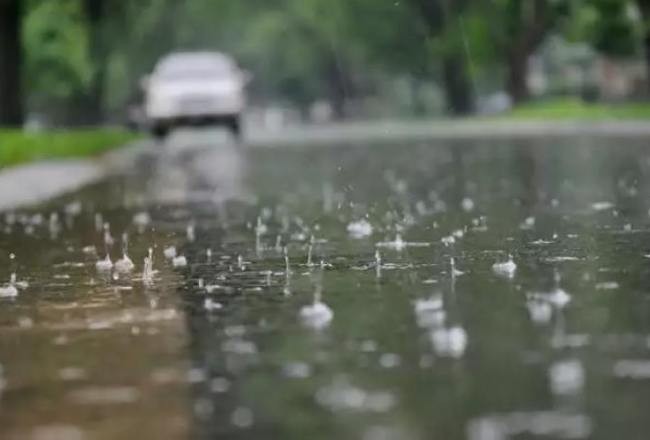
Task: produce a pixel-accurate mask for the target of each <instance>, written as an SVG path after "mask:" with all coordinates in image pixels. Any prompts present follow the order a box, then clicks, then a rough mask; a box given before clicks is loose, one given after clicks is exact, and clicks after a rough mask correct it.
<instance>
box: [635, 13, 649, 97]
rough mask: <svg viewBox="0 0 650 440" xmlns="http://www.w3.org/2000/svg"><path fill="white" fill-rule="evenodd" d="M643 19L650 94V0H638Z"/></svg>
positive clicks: (647, 83) (647, 89) (647, 86)
mask: <svg viewBox="0 0 650 440" xmlns="http://www.w3.org/2000/svg"><path fill="white" fill-rule="evenodd" d="M637 5H638V7H639V11H640V12H641V18H642V20H643V52H644V58H645V75H646V94H648V95H650V1H648V0H637Z"/></svg>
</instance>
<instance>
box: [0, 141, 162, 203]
mask: <svg viewBox="0 0 650 440" xmlns="http://www.w3.org/2000/svg"><path fill="white" fill-rule="evenodd" d="M150 147H151V142H150V141H147V140H140V141H136V142H133V143H132V144H128V145H125V146H124V147H121V148H118V149H116V150H112V151H109V152H108V153H105V154H103V155H102V156H99V157H95V158H92V159H65V160H51V161H42V162H36V163H31V164H26V165H19V166H16V167H12V168H8V169H6V170H3V171H0V212H1V211H9V210H12V209H16V208H22V207H27V206H30V205H36V204H38V203H43V202H45V201H47V200H49V199H52V198H55V197H59V196H62V195H64V194H66V193H69V192H73V191H76V190H78V189H80V188H82V187H84V186H86V185H89V184H91V183H94V182H97V181H99V180H101V179H103V178H105V177H107V176H108V175H110V174H112V173H115V172H119V171H121V170H124V169H125V168H126V166H128V164H129V163H130V162H131V161H132V160H133V158H134V157H135V156H136V155H137V154H139V153H140V152H142V151H146V150H147V149H149V148H150Z"/></svg>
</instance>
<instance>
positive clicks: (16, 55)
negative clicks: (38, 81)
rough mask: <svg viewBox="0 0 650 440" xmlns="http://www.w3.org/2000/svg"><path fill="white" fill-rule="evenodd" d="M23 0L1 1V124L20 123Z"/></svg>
mask: <svg viewBox="0 0 650 440" xmlns="http://www.w3.org/2000/svg"><path fill="white" fill-rule="evenodd" d="M21 3H22V2H21V0H0V125H9V126H21V125H22V123H23V102H22V82H21V70H22V69H21V67H22V44H21V28H22V25H21V22H22V17H21Z"/></svg>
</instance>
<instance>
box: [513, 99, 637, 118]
mask: <svg viewBox="0 0 650 440" xmlns="http://www.w3.org/2000/svg"><path fill="white" fill-rule="evenodd" d="M507 117H511V118H521V119H568V120H570V119H578V120H603V119H650V104H647V103H627V104H592V103H585V102H583V101H581V100H579V99H566V98H565V99H552V100H544V101H539V102H534V103H527V104H523V105H521V106H518V107H516V108H515V109H514V110H513V111H512V112H511V113H510V114H509V115H508V116H507Z"/></svg>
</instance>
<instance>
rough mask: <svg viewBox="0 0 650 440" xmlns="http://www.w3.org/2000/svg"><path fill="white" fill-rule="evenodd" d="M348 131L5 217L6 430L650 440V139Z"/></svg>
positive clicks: (223, 145) (14, 433)
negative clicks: (649, 438) (349, 135)
mask: <svg viewBox="0 0 650 440" xmlns="http://www.w3.org/2000/svg"><path fill="white" fill-rule="evenodd" d="M328 136H329V135H328ZM327 139H328V140H327V142H325V141H320V142H316V141H312V142H306V141H304V140H303V142H302V143H301V142H300V141H299V138H298V137H297V136H296V138H295V139H294V140H291V141H287V142H284V143H281V142H271V141H268V142H267V144H265V145H266V146H273V148H254V147H251V148H242V147H241V146H238V145H236V144H234V143H232V142H231V141H230V140H228V139H227V138H225V137H224V136H223V134H222V133H217V132H212V131H202V132H190V131H188V132H179V133H175V134H173V135H172V136H171V137H170V138H169V139H167V140H166V141H165V142H164V143H159V144H153V148H148V149H145V150H143V151H141V152H139V153H138V154H137V155H136V157H135V160H133V163H132V164H131V165H130V166H128V167H126V168H125V169H124V171H123V172H121V173H119V174H114V175H111V176H110V177H107V178H105V179H103V180H101V181H99V182H97V183H95V184H93V185H91V186H88V187H85V188H84V189H82V190H80V191H77V192H74V193H71V194H68V195H66V196H63V197H61V198H59V199H55V200H53V201H50V202H47V203H44V204H40V205H36V206H32V207H29V208H21V209H17V210H14V211H8V212H6V213H5V214H3V216H2V217H1V218H0V295H1V296H2V298H0V438H3V439H12V440H13V439H37V440H43V439H48V440H49V439H55V440H62V439H65V440H79V439H102V440H103V439H114V438H143V439H149V438H152V439H153V438H155V439H213V438H224V439H226V438H227V439H261V438H264V439H307V438H308V439H332V438H337V439H361V440H383V439H413V440H419V439H422V440H425V439H431V438H441V439H452V440H453V439H469V440H501V439H510V438H570V439H612V438H644V437H645V433H647V432H648V431H649V430H650V419H649V418H648V417H647V415H646V405H645V403H646V402H648V400H649V399H650V342H649V341H650V301H648V299H649V298H650V296H649V295H650V291H649V290H648V286H649V285H650V284H649V281H650V270H649V269H650V217H649V212H648V210H649V208H650V151H649V150H648V149H647V145H648V137H647V135H646V134H643V133H633V135H631V134H629V133H608V135H607V136H605V135H602V133H599V134H597V135H594V134H593V133H592V134H587V133H580V132H574V133H565V135H564V136H549V137H544V136H538V135H532V134H531V135H526V134H525V133H519V134H518V135H517V136H514V137H507V136H506V137H503V136H502V137H496V136H494V137H493V136H484V137H480V136H469V137H466V138H461V137H460V136H449V137H435V136H434V137H432V138H429V139H427V138H426V137H425V136H423V137H420V136H415V137H413V136H403V138H400V137H399V136H394V135H393V134H391V135H390V137H389V138H386V137H384V136H383V135H377V136H374V137H373V136H368V139H371V140H372V141H368V140H363V136H361V135H359V136H358V137H356V138H354V139H350V140H349V141H348V142H346V141H344V139H335V138H334V137H329V138H327ZM251 144H253V146H258V147H262V146H263V145H262V143H261V142H259V141H256V140H255V139H253V140H252V141H251ZM316 144H318V145H320V146H321V147H322V148H306V147H309V146H310V145H316ZM123 234H126V236H124V235H123ZM149 249H151V259H149V252H150V251H149ZM107 254H108V255H109V257H110V260H111V262H110V264H109V262H108V260H107V259H106V255H107ZM124 254H126V255H128V256H129V257H130V260H132V262H133V263H134V267H133V268H130V267H129V265H128V264H127V262H126V261H127V260H125V259H124ZM145 258H146V260H145ZM12 274H15V276H13V277H12ZM12 278H13V279H12Z"/></svg>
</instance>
